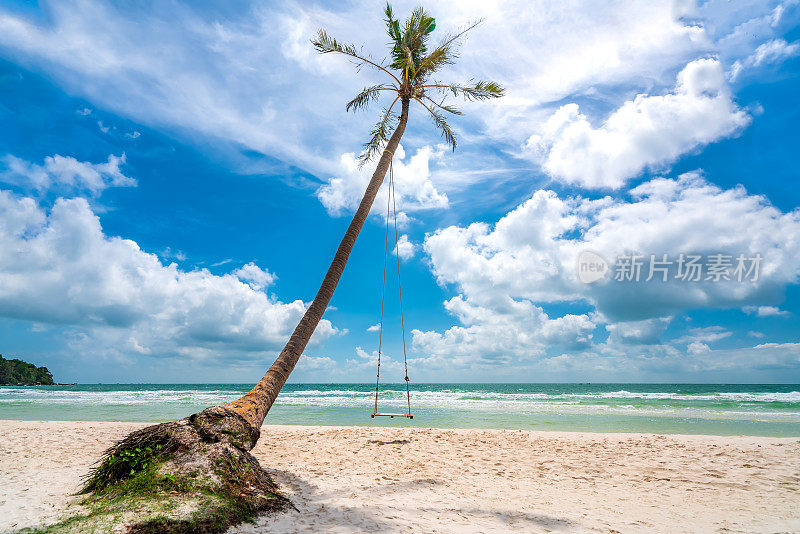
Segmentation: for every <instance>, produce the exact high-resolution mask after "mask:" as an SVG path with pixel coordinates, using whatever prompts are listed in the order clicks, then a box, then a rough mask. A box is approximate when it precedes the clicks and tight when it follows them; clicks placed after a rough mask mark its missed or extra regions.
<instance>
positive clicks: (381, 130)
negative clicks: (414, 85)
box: [358, 97, 400, 167]
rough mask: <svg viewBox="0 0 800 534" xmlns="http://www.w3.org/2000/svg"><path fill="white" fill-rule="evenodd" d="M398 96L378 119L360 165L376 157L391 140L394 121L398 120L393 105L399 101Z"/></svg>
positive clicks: (362, 154) (359, 162) (365, 146)
mask: <svg viewBox="0 0 800 534" xmlns="http://www.w3.org/2000/svg"><path fill="white" fill-rule="evenodd" d="M397 98H400V97H397ZM397 98H395V99H394V102H392V105H391V106H389V107H388V108H387V109H385V110H384V112H383V115H381V118H380V119H378V122H377V123H376V124H375V127H374V128H373V129H372V131H371V132H370V135H371V136H372V137H371V138H370V140H369V141H367V142H366V143H364V151H363V152H362V153H361V155H360V156H359V157H358V166H359V167H362V166H363V165H364V164H365V163H367V162H368V161H370V160H371V159H372V158H374V157H375V155H376V154H378V153H379V152H380V151H382V150H383V147H384V146H386V143H387V142H388V141H389V133H390V132H391V130H392V128H393V126H394V123H395V122H396V121H397V115H395V114H394V113H392V107H394V104H395V102H397Z"/></svg>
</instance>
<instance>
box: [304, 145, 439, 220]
mask: <svg viewBox="0 0 800 534" xmlns="http://www.w3.org/2000/svg"><path fill="white" fill-rule="evenodd" d="M440 156H441V151H434V149H432V148H431V147H428V146H426V147H423V148H421V149H419V150H418V151H417V153H416V154H414V155H413V156H410V157H408V158H407V157H406V153H405V151H404V150H403V147H402V145H401V146H399V147H397V151H396V152H395V157H394V164H393V166H394V190H395V196H396V199H395V203H394V204H395V206H396V208H397V210H399V211H398V217H399V220H398V225H401V226H402V224H401V223H402V220H400V219H402V217H403V216H405V217H406V219H407V215H405V213H406V212H414V211H420V210H429V209H442V208H446V207H447V205H448V201H447V195H445V194H443V193H440V192H439V191H437V190H436V187H435V186H434V185H433V182H432V181H431V179H430V176H431V172H430V161H431V160H432V159H435V158H438V157H440ZM373 170H374V169H373V167H372V166H371V165H365V166H364V167H362V168H359V167H358V158H357V156H356V155H355V154H353V153H347V154H343V155H342V157H341V159H340V171H339V174H338V175H337V177H335V178H331V179H330V180H329V181H328V183H327V184H325V185H323V186H322V187H320V188H319V190H317V196H318V197H319V199H320V201H321V202H322V204H323V205H324V206H325V208H326V209H327V210H328V212H329V213H330V214H331V215H341V214H342V213H344V212H347V211H350V210H354V209H355V208H356V207H358V204H359V203H360V202H361V198H362V197H363V196H364V191H365V190H366V189H367V185H368V184H369V181H370V179H371V178H372V173H373ZM388 186H389V175H388V173H387V175H386V178H385V179H384V182H383V185H382V186H381V189H380V191H379V192H378V196H377V197H375V202H374V203H373V205H372V213H373V214H381V215H382V216H384V217H385V215H384V214H385V213H386V208H387V201H388V200H389V198H388V196H387V191H388ZM401 213H402V214H403V215H402V216H401Z"/></svg>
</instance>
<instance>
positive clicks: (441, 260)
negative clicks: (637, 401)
mask: <svg viewBox="0 0 800 534" xmlns="http://www.w3.org/2000/svg"><path fill="white" fill-rule="evenodd" d="M630 193H631V199H630V200H625V199H612V198H608V197H607V198H601V199H595V200H592V199H584V198H581V197H568V198H561V197H559V196H558V195H556V194H555V193H554V192H552V191H537V192H536V193H534V195H533V196H532V197H531V198H530V199H528V200H527V201H525V202H524V203H522V204H521V205H520V206H518V207H517V208H515V209H514V210H512V211H511V212H509V213H508V214H507V215H506V216H505V217H503V218H502V219H500V220H499V221H498V222H497V224H495V225H494V226H491V225H488V224H485V223H473V224H471V225H469V226H467V227H459V226H450V227H447V228H443V229H440V230H438V231H436V232H434V233H432V234H430V235H428V236H427V237H426V239H425V242H424V249H425V252H426V253H427V254H428V256H429V257H430V262H431V268H432V271H433V274H434V275H435V276H436V278H437V280H438V282H439V283H440V284H442V285H450V284H452V285H453V286H454V287H455V289H456V290H457V291H458V293H459V296H458V297H455V298H454V299H451V300H450V301H448V303H447V305H446V308H447V309H448V310H449V311H451V312H452V313H453V314H454V315H455V316H456V317H457V318H458V320H459V322H460V323H461V325H463V326H455V327H453V328H451V329H450V330H447V331H445V332H443V333H437V332H425V333H417V332H415V333H414V335H415V338H414V341H415V343H416V344H417V346H418V348H420V349H421V350H425V351H428V352H430V353H434V354H445V353H448V352H449V353H450V354H452V355H454V356H464V355H465V353H469V354H471V355H473V356H474V357H483V356H482V355H483V354H484V353H489V354H506V355H508V354H521V353H525V352H526V353H528V354H531V355H536V354H541V351H542V349H543V348H544V347H545V346H549V345H551V344H560V345H562V346H566V347H568V346H569V344H570V343H569V342H570V340H572V341H573V342H574V343H575V344H576V345H577V347H580V346H581V345H582V344H586V343H587V342H588V340H589V335H588V334H589V333H590V332H591V331H592V330H591V329H592V328H593V325H595V324H606V329H607V330H608V331H609V341H608V346H609V347H612V346H617V347H619V346H622V345H625V344H628V345H637V346H639V345H642V344H648V343H649V344H654V343H658V341H659V336H660V335H661V334H662V332H663V331H664V330H665V328H666V327H667V326H668V325H669V323H670V320H671V319H670V318H671V317H673V316H674V315H675V314H677V313H681V312H683V311H686V310H691V309H695V308H736V307H743V306H764V305H766V304H768V303H769V301H773V302H774V301H778V300H780V299H782V297H783V292H784V290H785V288H786V286H787V285H789V284H793V283H796V282H797V279H798V274H799V273H800V260H798V258H800V239H798V238H796V237H795V236H797V235H800V213H798V212H797V211H792V212H789V213H783V212H781V211H780V210H778V209H777V208H775V207H774V206H772V205H771V204H770V203H769V202H768V201H767V200H766V199H765V198H764V197H761V196H757V195H751V194H748V193H747V191H746V190H745V189H744V188H742V187H736V188H733V189H722V188H720V187H718V186H715V185H712V184H710V183H708V182H707V181H706V180H705V179H704V178H703V177H702V175H701V174H700V173H689V174H686V175H682V176H681V177H679V178H677V179H667V178H658V179H654V180H651V181H649V182H646V183H644V184H642V185H640V186H639V187H637V188H635V189H633V190H632V191H631V192H630ZM584 250H591V251H594V252H595V253H597V254H598V255H600V256H601V257H603V258H606V259H607V260H608V261H609V263H611V264H612V268H613V264H614V261H615V259H616V258H617V257H618V256H619V255H624V254H626V253H630V252H631V251H636V252H639V253H641V254H642V256H643V257H646V255H647V254H654V255H656V256H657V257H658V258H661V257H662V255H663V254H666V255H668V257H670V258H672V259H673V260H675V259H676V258H678V257H679V255H680V254H681V253H693V254H700V255H713V254H717V253H720V254H727V255H730V256H731V257H736V255H737V254H745V255H747V256H748V257H755V256H756V255H757V254H761V256H762V258H763V260H762V263H761V264H760V274H759V277H758V279H757V280H751V279H746V280H744V281H742V282H739V281H737V280H736V279H735V278H733V279H731V280H720V281H719V282H715V281H713V280H705V279H702V280H699V281H697V282H687V281H683V280H680V279H676V278H675V277H674V275H675V274H676V272H675V271H674V270H673V271H672V275H671V276H669V277H668V280H667V281H666V282H662V281H661V278H660V277H655V278H654V279H652V280H651V281H649V282H646V281H645V280H646V273H647V263H646V264H645V266H644V275H643V276H642V277H641V279H640V281H639V282H620V281H616V280H615V279H614V277H608V278H606V279H605V280H602V281H599V282H596V283H594V284H583V283H581V282H580V281H579V280H578V278H577V258H578V255H579V254H580V253H581V252H582V251H584ZM673 267H674V266H673ZM572 302H584V303H586V304H588V305H589V306H590V307H591V308H592V310H593V311H592V312H591V313H587V314H583V315H579V316H573V317H569V316H565V317H569V319H568V320H565V321H564V323H565V324H563V325H559V327H555V326H554V327H553V328H554V330H553V331H556V332H561V334H563V335H562V336H555V338H553V337H552V331H550V330H547V329H545V325H549V324H553V323H550V321H555V320H558V319H560V318H556V319H553V318H551V317H550V316H548V315H547V314H544V312H543V310H542V308H541V307H539V305H537V304H535V303H572ZM512 325H513V326H512ZM561 327H569V328H561ZM507 329H508V330H507ZM520 332H521V333H520ZM720 335H727V334H723V333H720V332H704V333H702V335H701V332H695V333H694V338H693V339H691V340H688V339H687V340H684V341H682V342H683V343H691V342H702V343H708V342H711V341H714V340H715V339H719V337H714V336H720ZM509 336H512V337H509ZM548 336H551V337H548ZM479 339H484V340H486V345H485V346H484V345H480V344H479V343H478V342H477V340H479ZM492 346H493V347H495V349H494V350H490V349H489V348H487V347H492ZM476 347H480V351H478V350H475V349H476ZM514 347H516V348H514ZM521 347H525V349H523V348H521ZM556 350H557V349H556Z"/></svg>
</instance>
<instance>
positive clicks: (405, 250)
mask: <svg viewBox="0 0 800 534" xmlns="http://www.w3.org/2000/svg"><path fill="white" fill-rule="evenodd" d="M416 251H417V246H416V245H415V244H414V243H412V242H411V241H409V240H408V236H407V235H406V234H403V235H401V236H400V239H398V240H397V244H396V245H395V247H394V250H393V251H392V254H396V255H398V256H400V259H401V260H403V261H407V260H410V259H411V258H413V257H414V254H416Z"/></svg>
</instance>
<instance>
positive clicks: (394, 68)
mask: <svg viewBox="0 0 800 534" xmlns="http://www.w3.org/2000/svg"><path fill="white" fill-rule="evenodd" d="M385 14H386V19H385V21H386V29H387V30H388V33H389V37H390V38H391V41H390V43H389V44H390V45H391V47H392V48H391V51H390V58H391V63H389V64H388V65H384V64H382V63H380V62H378V61H375V60H374V59H372V58H371V57H370V56H368V55H365V54H364V53H362V52H361V51H360V50H358V49H356V47H355V46H353V45H351V44H345V43H342V42H340V41H337V40H336V39H334V38H333V37H331V36H329V35H328V33H327V32H326V31H325V30H319V33H318V34H317V36H316V38H315V39H313V40H312V41H311V42H312V44H313V45H314V48H316V50H317V52H319V53H321V54H343V55H345V56H348V57H349V58H352V59H353V60H354V61H355V63H356V66H357V67H358V68H360V67H364V66H368V67H370V68H374V69H377V70H379V71H381V72H382V73H383V74H385V75H386V76H387V77H388V78H389V79H388V81H387V83H383V84H379V85H373V86H369V87H365V88H364V89H363V90H362V91H361V92H360V93H358V95H356V97H355V98H353V99H352V100H351V101H350V102H348V103H347V105H346V106H345V108H346V110H347V111H359V110H362V109H365V108H367V107H368V106H369V105H370V104H371V103H373V102H375V101H376V100H378V99H379V97H380V96H381V95H383V94H384V93H386V94H388V95H389V96H391V97H392V100H391V104H390V105H389V106H388V107H387V108H385V109H384V110H383V112H382V113H381V115H380V118H379V119H378V122H377V123H376V125H375V127H374V128H373V130H372V132H371V134H372V135H371V138H370V139H369V141H367V142H366V143H364V151H363V153H362V154H361V157H360V162H361V164H362V165H363V164H364V163H366V162H368V161H370V160H371V159H373V158H374V157H375V156H376V155H377V154H378V153H380V152H381V150H382V151H383V152H382V154H381V157H380V159H379V160H378V165H377V167H376V168H375V172H374V173H373V174H372V179H371V180H370V182H369V185H368V186H367V190H366V191H365V192H364V197H363V198H362V199H361V203H360V204H359V206H358V209H357V210H356V213H355V215H354V216H353V220H352V221H351V222H350V226H349V227H348V228H347V231H346V232H345V234H344V237H343V238H342V241H341V243H340V244H339V248H338V249H337V250H336V254H335V255H334V257H333V261H332V262H331V266H330V267H329V268H328V272H327V273H326V274H325V278H324V279H323V281H322V285H321V286H320V288H319V291H318V292H317V295H316V297H314V301H313V302H312V303H311V306H309V307H308V310H307V311H306V313H305V315H304V316H303V318H302V319H301V320H300V323H299V324H298V325H297V327H296V328H295V330H294V333H292V336H291V338H289V342H288V343H287V344H286V346H285V347H284V349H283V350H282V351H281V353H280V355H279V356H278V358H277V359H276V360H275V363H273V364H272V366H271V367H270V368H269V370H268V371H267V372H266V374H265V375H264V377H263V378H262V379H261V380H260V381H259V382H258V384H256V386H255V387H254V388H253V389H252V390H251V391H250V392H249V393H247V394H246V395H244V396H243V397H242V398H240V399H238V400H236V401H234V402H230V403H228V404H225V405H223V407H224V408H226V409H228V410H231V411H233V412H235V413H237V414H239V415H241V416H242V417H243V418H244V419H245V421H246V422H247V424H248V426H250V429H251V432H253V433H254V435H255V436H256V437H255V439H253V441H252V442H253V444H255V441H256V440H257V439H258V438H257V436H258V429H259V428H260V427H261V424H262V423H263V421H264V418H265V417H266V415H267V412H268V411H269V409H270V407H272V404H273V403H274V402H275V399H276V397H277V396H278V393H279V392H280V390H281V388H282V387H283V385H284V384H285V383H286V379H287V378H289V374H290V373H291V372H292V370H293V369H294V367H295V365H296V364H297V361H298V360H299V359H300V356H301V355H302V354H303V350H304V349H305V347H306V344H307V343H308V340H309V339H310V338H311V335H312V334H313V333H314V329H315V328H316V327H317V324H318V323H319V321H320V319H321V318H322V314H323V313H325V309H326V308H327V307H328V303H329V302H330V300H331V297H333V292H334V290H335V289H336V285H337V284H338V283H339V278H341V276H342V272H343V271H344V267H345V265H346V264H347V259H348V257H349V256H350V252H351V251H352V250H353V245H355V242H356V238H357V237H358V234H359V232H360V231H361V228H362V227H363V226H364V222H365V221H366V220H367V216H368V215H369V212H370V209H371V208H372V203H373V201H374V200H375V196H376V195H377V194H378V189H380V186H381V184H382V183H383V179H384V177H385V175H386V171H387V170H388V168H389V164H390V162H391V160H392V157H393V156H394V152H395V150H396V149H397V145H398V144H399V143H400V138H401V137H402V136H403V132H404V131H405V129H406V123H407V121H408V111H409V107H410V105H411V103H412V101H413V102H414V103H415V104H419V105H421V106H422V107H423V108H424V109H425V110H426V111H427V112H428V113H429V114H430V116H431V118H432V119H433V122H434V124H435V125H436V127H437V128H438V129H439V130H441V132H442V136H443V137H444V139H445V141H446V142H447V143H448V144H449V145H450V146H451V147H452V149H453V150H455V148H456V137H455V134H454V133H453V130H452V129H451V128H450V125H449V124H447V121H446V120H445V115H444V114H445V113H447V114H456V115H458V114H461V112H460V111H459V110H458V109H457V108H455V107H453V106H451V105H449V104H446V103H445V100H446V98H447V97H448V96H461V97H463V98H465V99H466V100H486V99H489V98H498V97H500V96H502V95H503V88H502V87H500V85H498V84H497V83H495V82H485V81H478V82H474V81H473V82H470V83H467V84H453V83H443V82H439V81H435V80H432V78H431V77H432V75H433V74H434V73H436V71H438V70H439V69H441V67H443V66H445V65H448V64H451V63H453V61H454V59H455V58H456V53H457V49H456V47H457V44H458V40H459V38H460V37H462V36H463V35H464V34H465V33H466V32H468V31H470V30H472V29H473V28H475V26H477V25H478V24H479V23H480V21H478V22H475V23H472V24H469V25H468V26H467V27H466V28H464V29H463V30H461V31H459V32H457V33H455V34H452V35H449V36H446V37H445V38H444V39H443V40H442V42H441V43H440V44H439V45H438V46H436V47H435V48H434V49H433V50H431V51H428V47H427V44H428V38H429V36H430V34H431V32H433V30H434V28H435V27H436V21H435V19H434V18H433V17H431V16H429V15H428V14H427V13H426V11H425V10H424V9H423V8H421V7H418V8H416V9H415V10H414V11H412V13H411V16H410V17H409V18H408V19H407V20H406V21H405V22H404V23H403V24H402V26H401V24H400V21H399V20H397V19H396V18H395V17H394V14H393V12H392V7H391V6H390V5H389V4H388V3H387V4H386V10H385ZM434 97H436V98H434ZM398 101H399V103H400V115H399V117H398V116H397V115H396V114H395V113H394V112H393V109H394V107H395V106H396V105H397V103H398ZM393 128H394V132H393V133H392V134H391V136H389V132H390V131H391V130H392V129H393Z"/></svg>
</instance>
